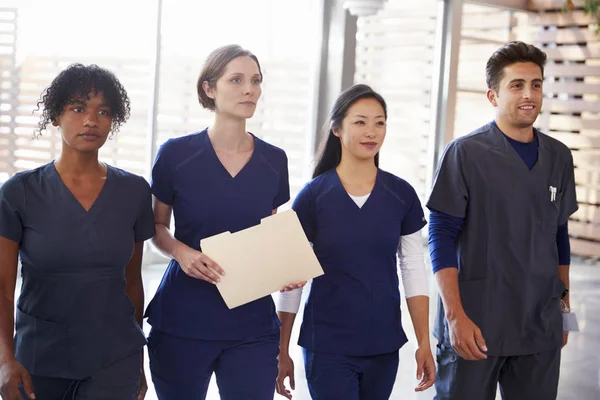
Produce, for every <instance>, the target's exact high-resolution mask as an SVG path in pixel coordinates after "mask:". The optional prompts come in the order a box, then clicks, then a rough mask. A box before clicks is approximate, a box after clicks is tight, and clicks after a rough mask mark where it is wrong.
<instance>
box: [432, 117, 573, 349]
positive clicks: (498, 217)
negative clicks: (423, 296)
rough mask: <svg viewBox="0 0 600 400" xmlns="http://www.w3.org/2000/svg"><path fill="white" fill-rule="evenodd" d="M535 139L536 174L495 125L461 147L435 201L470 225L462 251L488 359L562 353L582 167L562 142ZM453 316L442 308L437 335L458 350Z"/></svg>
mask: <svg viewBox="0 0 600 400" xmlns="http://www.w3.org/2000/svg"><path fill="white" fill-rule="evenodd" d="M535 135H536V137H537V138H538V142H539V148H538V160H537V162H536V163H535V165H534V166H533V167H532V168H531V169H529V167H528V166H527V165H526V164H525V163H524V162H523V160H522V158H521V156H520V155H519V154H518V153H517V151H516V150H515V149H514V148H513V146H512V145H511V144H510V142H509V140H508V139H507V137H506V136H505V135H504V134H503V133H502V132H501V131H500V130H499V129H498V127H497V126H496V124H494V123H489V124H486V125H484V126H483V127H481V128H479V129H477V130H476V131H474V132H472V133H471V134H469V135H466V136H463V137H461V138H459V139H456V140H454V141H453V142H451V143H450V144H449V145H448V146H447V147H446V150H445V151H444V154H443V156H442V159H441V162H440V165H439V167H438V170H437V172H436V178H435V182H434V185H433V189H432V192H431V196H430V198H429V200H428V202H427V206H428V207H429V208H431V209H433V210H438V211H441V212H443V213H445V214H448V215H451V216H454V217H457V218H462V219H464V221H465V222H464V227H463V229H462V230H461V232H460V234H459V237H458V240H457V243H456V247H457V257H458V284H459V289H460V297H461V301H462V305H463V307H464V309H465V312H466V314H467V316H468V317H469V318H470V319H471V320H473V322H474V323H475V324H476V325H477V326H478V327H479V328H480V329H481V331H482V334H483V337H484V338H485V341H486V346H487V348H488V352H487V354H488V355H489V356H518V355H526V354H534V353H540V352H544V351H551V350H554V349H557V348H560V346H561V345H562V336H563V330H562V316H561V311H560V296H561V294H562V293H563V291H564V289H565V285H564V283H563V282H562V281H561V280H560V278H559V275H558V265H559V263H558V262H559V260H558V250H557V246H556V234H557V231H558V227H559V226H561V225H564V224H565V223H567V221H568V219H569V216H570V215H571V214H573V213H574V212H575V211H576V210H577V200H576V193H575V178H574V169H573V158H572V156H571V152H570V150H569V148H568V147H567V146H565V145H564V144H562V143H561V142H559V141H558V140H556V139H553V138H551V137H549V136H547V135H545V134H544V133H542V132H540V131H537V130H535ZM444 314H445V311H444V307H443V303H442V301H441V299H439V300H438V315H437V318H436V326H435V329H434V334H435V335H436V337H437V338H438V340H439V341H440V342H441V343H442V344H444V345H446V346H450V331H449V328H448V323H447V321H446V320H445V318H444Z"/></svg>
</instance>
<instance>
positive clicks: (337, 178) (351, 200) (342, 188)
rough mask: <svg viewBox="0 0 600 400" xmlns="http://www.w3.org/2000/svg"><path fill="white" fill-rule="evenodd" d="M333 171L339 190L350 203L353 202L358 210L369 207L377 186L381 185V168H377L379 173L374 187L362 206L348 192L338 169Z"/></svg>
mask: <svg viewBox="0 0 600 400" xmlns="http://www.w3.org/2000/svg"><path fill="white" fill-rule="evenodd" d="M331 173H332V175H333V179H334V180H335V182H336V184H337V186H338V188H339V190H341V191H342V192H343V193H344V195H345V197H346V200H347V201H349V202H350V203H352V205H353V206H354V208H355V209H356V210H358V211H363V210H365V209H366V208H367V207H368V205H369V204H370V203H372V198H373V196H374V195H375V194H376V192H377V190H378V189H377V188H378V186H379V181H380V180H381V179H380V175H381V170H380V169H379V168H377V174H376V175H375V184H374V185H373V189H371V192H370V193H369V198H368V199H367V201H365V203H364V204H363V205H362V207H359V206H358V204H356V202H355V201H354V200H353V199H352V197H350V193H348V191H347V190H346V188H345V187H344V184H343V183H342V180H341V179H340V176H339V175H338V173H337V170H336V169H335V168H334V169H332V170H331Z"/></svg>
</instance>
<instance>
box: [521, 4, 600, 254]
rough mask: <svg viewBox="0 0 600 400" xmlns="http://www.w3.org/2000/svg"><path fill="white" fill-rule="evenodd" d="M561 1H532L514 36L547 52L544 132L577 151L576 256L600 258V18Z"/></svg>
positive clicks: (541, 120)
mask: <svg viewBox="0 0 600 400" xmlns="http://www.w3.org/2000/svg"><path fill="white" fill-rule="evenodd" d="M563 4H564V2H563V1H562V0H531V1H530V2H529V6H530V9H531V10H532V13H528V14H524V15H521V16H520V17H519V18H518V20H519V23H518V24H517V25H516V26H515V27H514V32H515V37H516V38H517V39H520V40H524V41H527V42H530V43H532V44H535V45H536V46H538V47H541V48H543V49H544V51H545V52H546V53H547V54H548V59H549V60H548V66H547V69H546V74H545V75H546V81H545V82H544V92H545V93H546V95H547V99H546V100H545V104H544V109H543V112H542V114H541V115H540V117H539V119H538V121H537V124H538V127H539V128H540V129H542V130H543V131H545V132H547V133H549V134H550V135H552V136H554V137H555V138H557V139H559V140H561V141H562V142H563V143H565V144H566V145H567V146H569V147H570V148H571V149H572V152H573V159H574V163H575V181H576V184H577V195H578V201H579V211H577V212H576V213H575V214H574V215H573V216H572V219H571V222H570V232H571V235H572V239H571V244H572V251H573V253H574V254H578V255H582V256H589V257H594V258H598V257H600V230H599V227H600V101H599V100H600V99H599V98H598V96H599V95H600V36H598V35H596V33H595V29H596V25H595V23H596V20H595V18H594V17H592V16H589V15H585V14H584V13H583V4H584V1H583V0H576V1H574V4H575V5H576V7H577V8H576V9H575V10H574V11H572V12H563V11H561V7H562V5H563Z"/></svg>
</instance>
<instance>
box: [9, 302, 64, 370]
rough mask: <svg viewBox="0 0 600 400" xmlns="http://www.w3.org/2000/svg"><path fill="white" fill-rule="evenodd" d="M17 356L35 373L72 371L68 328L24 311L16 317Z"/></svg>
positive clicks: (17, 311) (20, 311)
mask: <svg viewBox="0 0 600 400" xmlns="http://www.w3.org/2000/svg"><path fill="white" fill-rule="evenodd" d="M15 329H16V334H15V357H16V358H17V361H19V362H20V363H21V364H23V366H24V367H25V368H26V369H27V371H28V372H29V373H30V374H32V375H41V376H61V375H63V374H65V373H67V372H68V371H69V370H70V359H69V354H68V352H69V346H68V328H67V326H66V325H64V324H61V323H57V322H52V321H47V320H44V319H41V318H37V317H34V316H32V315H29V314H27V313H25V312H23V311H22V310H21V309H20V308H19V307H17V310H16V319H15Z"/></svg>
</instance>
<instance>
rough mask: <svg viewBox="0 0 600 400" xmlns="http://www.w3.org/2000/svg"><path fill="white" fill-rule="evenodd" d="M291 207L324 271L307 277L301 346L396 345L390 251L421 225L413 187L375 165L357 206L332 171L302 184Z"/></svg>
mask: <svg viewBox="0 0 600 400" xmlns="http://www.w3.org/2000/svg"><path fill="white" fill-rule="evenodd" d="M292 208H293V209H294V210H295V211H296V213H297V214H298V218H299V219H300V222H301V224H302V227H303V229H304V232H305V233H306V236H307V238H308V240H309V241H310V242H312V243H313V249H314V251H315V254H316V256H317V258H318V259H319V262H320V263H321V266H322V267H323V270H324V272H325V274H324V275H322V276H320V277H318V278H315V279H314V280H313V282H312V285H311V290H310V294H309V296H308V300H307V303H306V308H305V310H304V319H303V321H302V327H301V330H300V338H299V341H298V343H299V344H300V346H302V347H304V348H306V349H308V350H311V351H314V352H322V353H331V354H341V355H348V356H370V355H377V354H384V353H389V352H392V351H396V350H398V349H399V348H400V347H402V345H404V343H406V341H407V339H406V335H405V334H404V330H403V329H402V322H401V315H400V291H399V280H398V270H397V258H396V254H397V251H398V245H399V243H400V236H404V235H410V234H411V233H414V232H417V231H419V230H420V229H421V228H422V227H423V226H425V223H426V222H425V218H424V216H423V209H422V208H421V203H420V201H419V198H418V196H417V194H416V192H415V190H414V189H413V188H412V186H410V185H409V184H408V183H407V182H406V181H404V180H402V179H400V178H398V177H396V176H394V175H392V174H390V173H388V172H385V171H383V170H378V171H377V178H376V181H375V186H374V188H373V191H372V192H371V195H370V196H369V198H368V199H367V201H366V203H365V204H364V205H363V206H362V208H359V207H358V206H357V205H356V203H355V202H354V200H352V199H351V198H350V196H349V195H348V193H347V192H346V190H345V189H344V186H343V185H342V183H341V181H340V179H339V177H338V174H337V172H336V171H335V169H332V170H330V171H328V172H325V173H323V174H322V175H320V176H318V177H316V178H315V179H313V180H312V181H311V182H309V183H308V184H307V185H306V186H305V187H304V188H303V189H302V191H301V192H300V193H299V194H298V197H296V199H295V200H294V204H293V206H292Z"/></svg>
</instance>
